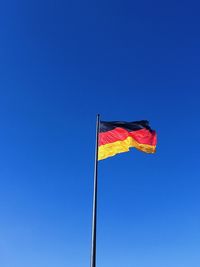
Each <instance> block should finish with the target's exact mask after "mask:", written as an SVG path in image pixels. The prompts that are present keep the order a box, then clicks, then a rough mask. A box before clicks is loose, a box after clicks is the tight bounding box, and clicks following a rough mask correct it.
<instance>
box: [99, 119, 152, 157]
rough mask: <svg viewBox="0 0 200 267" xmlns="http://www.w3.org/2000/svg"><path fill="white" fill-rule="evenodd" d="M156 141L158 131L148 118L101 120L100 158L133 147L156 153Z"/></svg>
mask: <svg viewBox="0 0 200 267" xmlns="http://www.w3.org/2000/svg"><path fill="white" fill-rule="evenodd" d="M156 143H157V137H156V132H155V131H154V130H152V129H151V128H150V126H149V122H148V121H146V120H142V121H134V122H126V121H109V122H108V121H100V127H99V143H98V160H102V159H106V158H108V157H112V156H114V155H116V154H118V153H122V152H127V151H129V149H130V148H132V147H135V148H137V149H138V150H141V151H143V152H145V153H155V151H156Z"/></svg>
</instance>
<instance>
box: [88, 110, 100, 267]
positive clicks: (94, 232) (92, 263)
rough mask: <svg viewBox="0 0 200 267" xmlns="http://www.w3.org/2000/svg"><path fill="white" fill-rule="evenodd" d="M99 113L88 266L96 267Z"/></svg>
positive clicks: (98, 118)
mask: <svg viewBox="0 0 200 267" xmlns="http://www.w3.org/2000/svg"><path fill="white" fill-rule="evenodd" d="M99 125H100V115H99V114H97V120H96V144H95V163H94V192H93V212H92V247H91V261H90V267H96V235H97V192H98V190H97V189H98V184H97V182H98V143H99Z"/></svg>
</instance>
